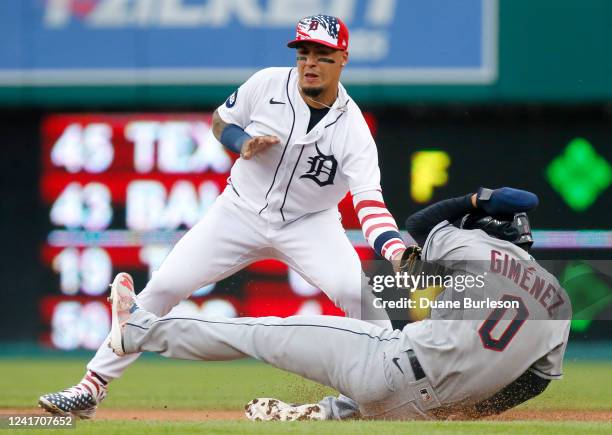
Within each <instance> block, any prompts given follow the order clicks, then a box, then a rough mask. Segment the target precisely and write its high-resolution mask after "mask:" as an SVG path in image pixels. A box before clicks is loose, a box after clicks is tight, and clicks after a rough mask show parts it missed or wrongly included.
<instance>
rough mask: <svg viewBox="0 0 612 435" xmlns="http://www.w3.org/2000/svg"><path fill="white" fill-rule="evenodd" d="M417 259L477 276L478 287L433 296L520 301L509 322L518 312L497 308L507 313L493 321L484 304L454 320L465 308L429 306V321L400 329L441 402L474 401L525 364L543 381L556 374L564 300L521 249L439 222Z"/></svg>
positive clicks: (565, 325)
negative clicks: (481, 278) (473, 313)
mask: <svg viewBox="0 0 612 435" xmlns="http://www.w3.org/2000/svg"><path fill="white" fill-rule="evenodd" d="M422 257H423V259H424V260H426V261H439V260H441V261H443V262H452V263H453V266H454V267H455V266H458V265H459V266H461V267H462V268H464V269H463V270H466V271H467V272H470V273H472V274H475V275H476V274H477V275H481V276H484V277H485V278H484V283H485V285H484V286H482V287H481V288H478V287H475V288H470V289H467V290H465V291H464V292H456V291H454V290H452V289H446V290H445V291H444V292H443V293H442V294H441V295H440V296H439V297H438V300H461V299H463V298H466V297H467V298H471V299H473V300H484V299H485V298H487V297H488V298H490V299H491V300H494V301H499V300H520V301H521V308H520V310H518V311H519V314H520V313H521V312H522V317H521V319H519V317H514V320H512V321H510V320H511V319H512V318H513V316H516V315H518V314H515V310H514V309H508V310H507V311H505V310H499V311H497V313H498V314H501V313H504V314H507V315H508V316H505V315H502V317H501V318H500V319H499V320H497V319H496V317H495V316H496V314H495V311H496V310H494V309H489V308H487V309H483V310H480V313H479V314H478V315H476V316H473V317H469V316H468V317H469V318H467V319H465V317H464V320H454V319H456V318H457V317H456V314H460V315H462V316H466V314H465V313H466V311H465V310H464V311H461V310H459V311H449V310H446V309H444V308H441V309H435V308H434V309H432V312H431V318H430V319H426V320H423V321H421V322H416V323H412V324H410V325H408V326H406V327H405V328H404V332H405V333H407V334H408V336H409V338H410V340H411V342H412V344H413V346H414V350H415V352H416V353H417V356H418V358H419V361H420V362H421V365H422V366H423V369H424V370H425V372H426V374H427V377H428V378H429V379H430V381H431V383H432V385H433V387H434V388H435V390H436V393H437V395H438V398H439V399H440V401H441V402H442V403H446V404H451V403H462V404H469V403H475V402H478V401H480V400H482V399H485V398H487V397H489V396H490V395H491V394H492V393H494V392H496V391H498V390H499V389H501V388H503V387H504V386H506V385H508V384H509V383H511V382H512V381H514V380H515V379H516V378H518V377H519V376H520V375H521V374H523V373H524V372H525V371H526V370H531V371H532V372H534V373H535V374H537V375H538V376H540V377H542V378H545V379H560V378H561V375H562V372H561V368H562V361H563V354H564V353H565V348H566V345H567V340H568V334H569V327H570V320H569V319H571V307H570V301H569V298H568V296H567V294H566V293H565V291H564V290H563V288H561V286H560V285H559V282H558V281H557V279H556V278H555V277H554V276H553V275H551V274H550V273H548V272H547V271H546V270H545V269H543V268H542V267H541V266H540V265H539V264H538V263H536V262H535V260H534V259H533V258H532V257H531V256H530V255H529V254H528V253H527V252H526V251H524V250H523V249H521V248H519V247H518V246H516V245H514V244H512V243H510V242H506V241H504V240H499V239H496V238H493V237H490V236H488V235H487V234H486V233H485V232H484V231H482V230H462V229H458V228H456V227H455V226H453V225H451V224H449V223H448V222H447V221H444V222H442V223H440V224H439V225H437V226H436V227H434V228H433V229H432V231H431V232H430V234H429V236H428V238H427V240H426V242H425V245H424V248H423V253H422ZM445 264H446V265H447V266H448V263H445ZM454 267H453V268H454ZM478 316H480V317H478ZM487 316H488V317H487ZM503 319H506V320H503ZM525 319H526V320H525ZM522 320H524V321H522Z"/></svg>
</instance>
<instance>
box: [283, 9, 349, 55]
mask: <svg viewBox="0 0 612 435" xmlns="http://www.w3.org/2000/svg"><path fill="white" fill-rule="evenodd" d="M300 42H314V43H317V44H321V45H325V46H327V47H330V48H334V49H336V50H347V49H348V43H349V31H348V27H346V24H344V23H343V22H342V20H341V19H340V18H337V17H332V16H331V15H311V16H309V17H304V18H302V19H301V20H300V21H299V22H298V24H297V26H296V29H295V39H293V40H292V41H289V42H288V43H287V47H289V48H295V47H297V45H298V44H299V43H300Z"/></svg>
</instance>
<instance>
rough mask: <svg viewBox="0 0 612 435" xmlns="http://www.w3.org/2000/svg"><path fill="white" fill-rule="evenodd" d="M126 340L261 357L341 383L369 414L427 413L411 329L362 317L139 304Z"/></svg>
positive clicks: (188, 352)
mask: <svg viewBox="0 0 612 435" xmlns="http://www.w3.org/2000/svg"><path fill="white" fill-rule="evenodd" d="M123 347H124V349H125V351H126V352H143V351H147V352H156V353H159V354H161V355H163V356H165V357H168V358H177V359H187V360H205V361H226V360H235V359H240V358H246V357H251V358H256V359H258V360H260V361H263V362H265V363H268V364H270V365H272V366H274V367H277V368H280V369H283V370H286V371H289V372H292V373H295V374H298V375H300V376H303V377H305V378H307V379H310V380H313V381H316V382H319V383H321V384H324V385H327V386H329V387H332V388H335V389H336V390H337V391H339V392H340V393H342V394H344V395H346V396H349V397H351V398H352V399H354V400H355V401H356V402H357V403H358V404H359V408H360V410H361V412H362V413H364V414H365V415H368V416H378V417H382V418H393V419H397V418H400V419H417V418H428V417H427V415H426V414H425V413H424V412H423V411H421V410H420V409H419V408H418V407H417V405H416V400H415V396H414V393H413V390H414V388H413V386H414V384H415V382H414V375H413V373H412V369H411V366H410V365H409V362H408V358H407V357H406V353H405V350H406V349H410V348H411V346H410V343H409V340H408V337H407V335H406V334H404V333H403V332H401V331H399V330H391V329H387V328H381V327H379V326H376V325H372V324H370V323H367V322H364V321H361V320H356V319H349V318H343V317H334V316H292V317H288V318H280V317H259V318H254V317H243V318H237V319H229V318H222V317H219V318H210V317H209V318H206V317H202V316H197V317H175V316H172V315H171V314H170V315H168V316H166V317H162V318H158V317H157V316H154V315H152V314H151V313H148V312H146V311H144V310H142V309H138V310H136V311H135V312H134V313H133V314H132V316H131V317H130V319H129V320H128V323H127V324H126V326H125V329H124V332H123ZM393 360H395V361H394V362H393V363H390V361H393ZM430 388H431V387H430ZM327 412H328V413H329V410H327ZM328 415H329V414H328Z"/></svg>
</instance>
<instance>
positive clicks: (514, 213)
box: [110, 188, 571, 420]
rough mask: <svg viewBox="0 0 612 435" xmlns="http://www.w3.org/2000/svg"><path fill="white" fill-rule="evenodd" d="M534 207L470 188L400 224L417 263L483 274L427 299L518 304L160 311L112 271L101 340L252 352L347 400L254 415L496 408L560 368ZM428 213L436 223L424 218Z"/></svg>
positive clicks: (558, 304) (556, 313)
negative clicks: (375, 316) (284, 313)
mask: <svg viewBox="0 0 612 435" xmlns="http://www.w3.org/2000/svg"><path fill="white" fill-rule="evenodd" d="M536 204H537V197H536V196H535V195H533V194H531V193H529V192H525V191H520V190H516V189H509V188H502V189H498V190H489V189H480V190H479V191H478V193H477V194H469V195H466V196H465V197H460V198H454V199H450V200H446V201H441V202H439V203H437V204H434V205H432V206H430V207H428V208H426V209H424V210H422V211H420V212H418V213H416V214H414V215H413V216H411V217H410V218H409V219H408V221H407V227H408V229H409V230H410V231H412V232H413V233H414V234H413V237H414V238H415V239H416V240H417V241H419V242H420V243H422V244H423V246H424V247H423V251H422V257H423V259H424V260H426V261H433V262H445V263H446V264H448V263H449V262H450V263H452V264H461V265H462V267H465V269H464V270H465V271H466V272H469V273H470V274H478V275H481V276H485V277H486V278H485V281H484V282H485V285H484V287H482V288H479V287H473V288H468V289H467V290H465V291H461V292H459V293H458V292H457V290H456V289H455V288H446V289H445V290H444V291H443V292H442V293H441V295H440V296H439V297H438V300H452V299H455V298H456V297H457V295H460V296H461V297H462V298H463V297H465V298H467V297H473V296H477V295H479V294H480V296H481V300H482V296H486V297H487V298H490V299H493V300H495V301H498V302H499V301H517V302H519V303H518V304H517V308H507V307H506V308H500V307H497V308H494V309H487V310H486V313H487V315H486V316H483V317H470V316H469V315H466V313H467V311H466V310H464V309H460V310H459V311H455V310H450V311H449V310H446V309H437V308H435V309H433V310H432V314H431V316H430V318H428V319H425V320H422V321H420V322H416V323H411V324H409V325H407V326H406V327H405V328H404V329H403V330H402V331H400V330H391V329H390V328H383V327H380V326H377V325H373V324H370V323H366V322H364V321H361V320H356V319H349V318H340V317H332V316H294V317H289V318H278V317H263V318H238V319H227V318H221V317H219V318H212V317H203V316H200V317H181V316H173V315H171V314H170V315H168V316H164V317H159V316H156V315H154V314H152V313H150V312H147V311H146V310H144V309H143V308H141V307H140V306H139V305H138V304H139V302H138V301H137V300H136V297H135V295H134V292H133V287H132V285H131V278H130V277H129V275H127V274H119V275H118V277H117V278H116V280H115V282H114V283H113V286H112V289H111V300H112V312H113V323H112V328H111V341H110V345H111V347H112V348H113V350H114V351H115V352H116V353H118V354H120V355H123V354H125V353H128V354H129V353H133V352H142V351H150V352H157V353H159V354H161V355H164V356H167V357H171V358H179V359H193V360H207V361H211V360H215V361H218V360H233V359H238V358H245V357H252V358H256V359H259V360H261V361H264V362H266V363H268V364H271V365H273V366H275V367H278V368H281V369H284V370H287V371H290V372H293V373H297V374H299V375H301V376H304V377H305V378H308V379H311V380H314V381H317V382H320V383H322V384H325V385H327V386H330V387H333V388H335V389H336V390H338V391H339V392H341V393H342V394H345V395H347V396H349V397H351V398H353V399H354V403H355V405H356V409H353V410H352V411H353V412H349V411H350V409H349V408H350V407H346V406H345V407H344V408H340V409H342V410H343V412H344V415H338V414H337V413H336V412H337V411H338V409H339V408H338V407H337V406H336V405H335V404H334V403H333V400H323V401H322V402H320V403H319V404H315V405H301V406H296V405H288V404H286V403H283V402H280V401H279V400H275V399H260V400H254V401H252V402H250V403H249V404H248V405H247V408H246V413H247V416H248V417H249V418H251V419H253V420H302V419H318V420H323V419H332V418H342V417H347V416H349V415H350V416H351V417H355V416H356V415H361V416H363V417H367V418H376V419H444V418H450V417H453V418H474V417H482V416H486V415H491V414H495V413H500V412H503V411H505V410H507V409H509V408H511V407H513V406H516V405H518V404H519V403H522V402H524V401H526V400H528V399H530V398H532V397H534V396H536V395H538V394H540V393H541V392H542V391H544V389H545V388H546V387H547V385H548V383H549V382H550V380H553V379H560V378H561V376H562V371H561V368H562V360H563V355H564V352H565V348H566V345H567V339H568V334H569V326H570V318H571V310H570V309H569V299H568V297H567V294H566V293H565V292H564V290H563V289H562V288H561V287H560V286H559V283H558V282H557V280H556V279H555V278H554V277H553V276H552V275H551V274H550V273H548V272H547V271H546V270H544V269H543V268H542V267H541V266H540V265H538V263H537V262H536V261H535V260H534V259H533V258H532V257H531V256H530V255H529V253H528V251H529V249H530V247H531V244H532V242H533V239H532V237H531V230H530V227H529V221H528V218H527V215H526V213H524V211H525V210H531V209H532V208H533V207H535V205H536ZM490 212H495V215H494V216H491V215H490V214H489V213H490ZM461 216H464V217H463V219H461ZM440 219H442V221H441V222H439V220H440ZM434 221H438V222H439V223H438V224H437V225H435V226H434V224H433V222H434ZM449 221H453V222H456V225H453V224H451V223H450V222H449ZM508 264H512V266H510V268H508V267H507V266H508ZM484 272H488V274H487V273H484ZM472 290H473V291H472ZM483 292H484V294H482V293H483ZM457 314H460V317H459V318H460V319H461V320H456V317H457ZM334 408H336V409H334Z"/></svg>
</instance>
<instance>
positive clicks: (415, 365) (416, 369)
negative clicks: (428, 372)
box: [406, 349, 425, 381]
mask: <svg viewBox="0 0 612 435" xmlns="http://www.w3.org/2000/svg"><path fill="white" fill-rule="evenodd" d="M406 355H408V361H410V367H412V373H413V374H414V379H415V380H416V381H420V380H421V379H423V378H424V377H425V371H423V367H422V366H421V363H420V362H419V359H418V358H417V356H416V353H414V350H412V349H410V350H407V351H406Z"/></svg>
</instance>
